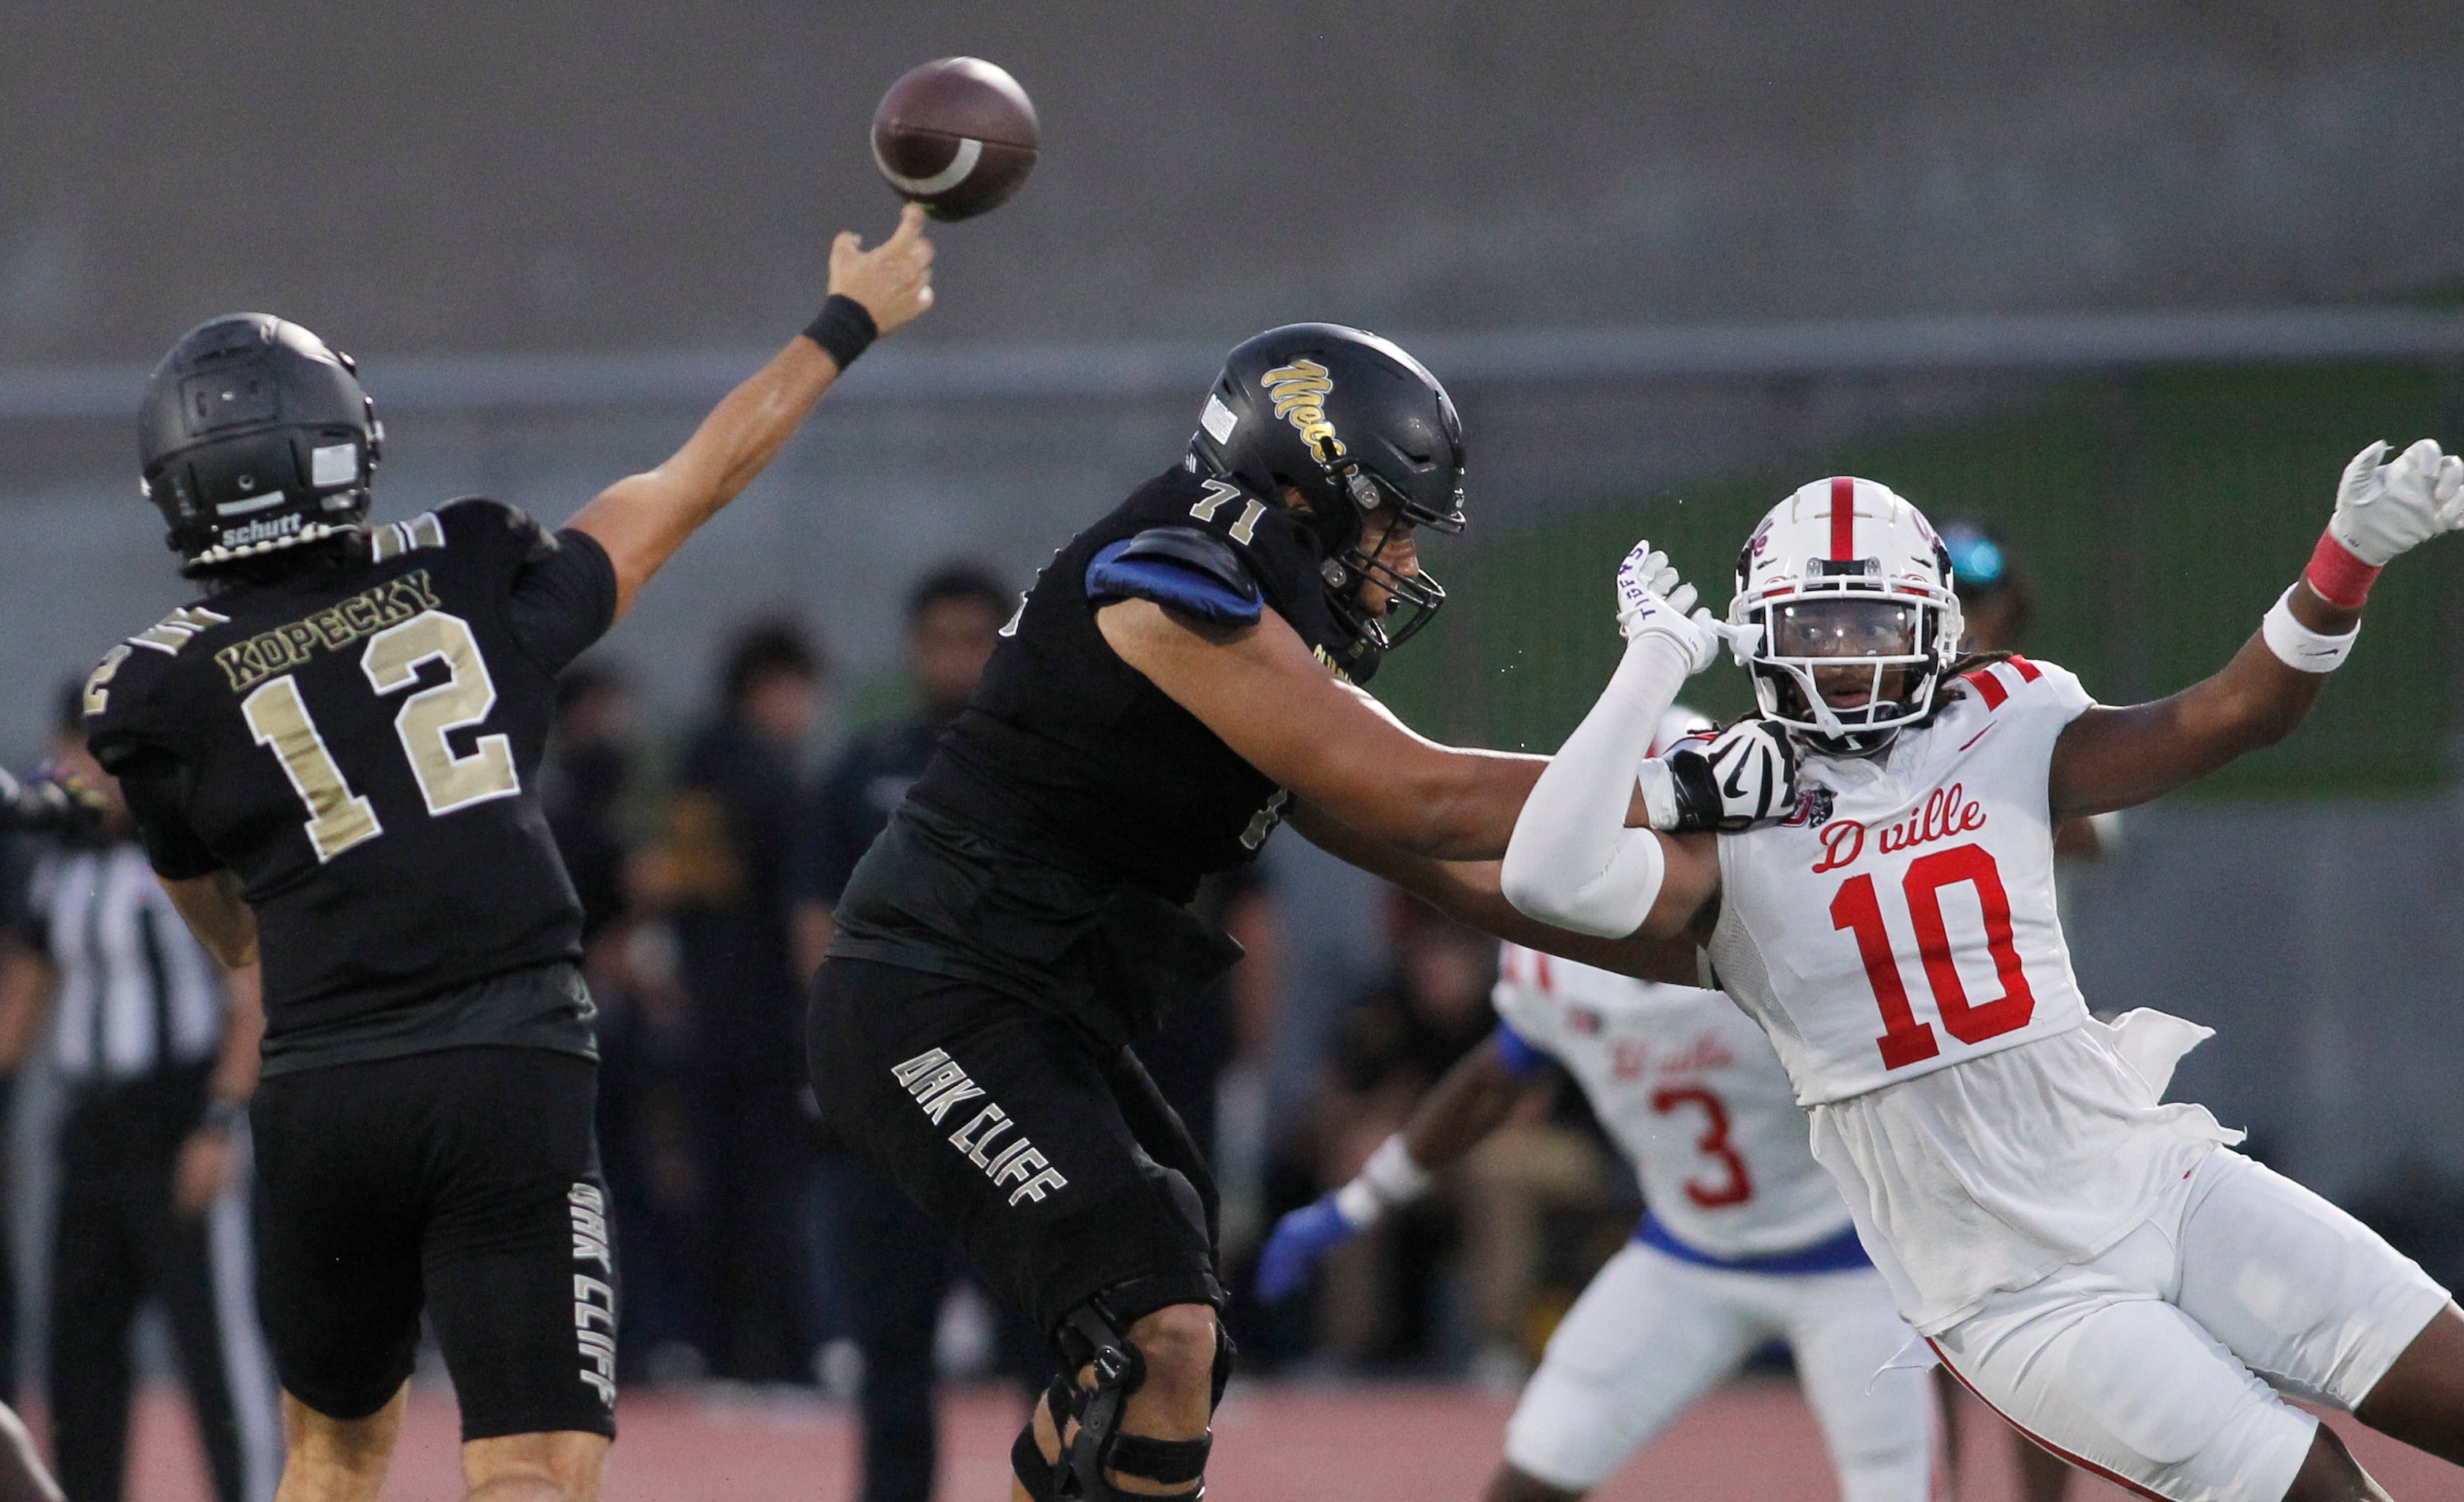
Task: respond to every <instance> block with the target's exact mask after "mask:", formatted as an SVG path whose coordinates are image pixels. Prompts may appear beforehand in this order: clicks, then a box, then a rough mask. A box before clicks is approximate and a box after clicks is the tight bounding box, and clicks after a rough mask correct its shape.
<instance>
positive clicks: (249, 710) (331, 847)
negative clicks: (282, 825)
mask: <svg viewBox="0 0 2464 1502" xmlns="http://www.w3.org/2000/svg"><path fill="white" fill-rule="evenodd" d="M239 712H240V715H241V717H242V718H245V719H247V721H248V729H249V733H250V734H251V735H253V736H254V737H256V743H257V744H258V745H261V746H267V747H270V748H271V749H272V750H273V752H274V754H275V758H276V759H277V760H279V761H280V762H282V775H284V776H285V777H288V778H290V779H291V787H292V790H293V791H294V792H297V794H298V795H299V801H300V802H301V803H304V804H306V805H307V806H308V843H309V844H310V845H311V846H313V847H315V849H316V851H317V859H318V861H319V863H322V862H325V861H329V860H332V859H333V858H334V857H335V856H337V855H340V854H341V853H342V852H343V851H344V850H349V849H350V848H351V847H352V846H354V845H357V844H359V843H361V842H362V841H363V840H373V839H375V838H376V837H377V836H378V835H380V834H383V833H384V832H385V826H384V825H381V824H379V823H377V811H376V808H375V807H374V806H372V805H370V804H369V802H368V800H367V798H366V797H365V796H364V795H363V794H360V793H355V792H353V791H351V786H350V784H348V783H345V782H343V781H342V769H341V767H340V766H337V765H335V764H334V753H333V752H331V751H329V750H327V749H325V738H324V737H323V736H320V735H319V734H318V733H317V722H316V721H315V720H313V719H310V718H308V705H307V703H306V701H305V700H303V699H301V698H300V697H299V685H298V684H297V683H295V682H293V681H292V679H291V674H287V673H286V674H282V675H281V676H280V677H278V678H269V679H267V680H266V681H265V683H264V684H263V685H262V686H261V687H259V688H258V689H257V690H256V692H255V693H253V694H251V695H250V696H248V697H246V698H244V699H242V700H240V706H239Z"/></svg>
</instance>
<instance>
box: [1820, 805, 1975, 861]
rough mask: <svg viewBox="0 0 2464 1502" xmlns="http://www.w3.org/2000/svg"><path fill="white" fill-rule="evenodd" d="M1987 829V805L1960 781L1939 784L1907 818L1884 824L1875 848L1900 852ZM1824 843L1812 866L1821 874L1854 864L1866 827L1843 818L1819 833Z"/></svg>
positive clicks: (1861, 853) (1860, 853) (1886, 852)
mask: <svg viewBox="0 0 2464 1502" xmlns="http://www.w3.org/2000/svg"><path fill="white" fill-rule="evenodd" d="M1981 828H1985V808H1984V806H1983V805H1981V804H1979V803H1978V802H1977V801H1976V800H1975V799H1973V798H1970V797H1969V796H1968V790H1967V789H1966V788H1965V787H1963V786H1961V785H1960V784H1957V783H1953V784H1950V785H1949V786H1947V787H1937V788H1935V789H1934V790H1933V791H1932V792H1929V793H1927V794H1926V795H1925V802H1924V803H1922V804H1920V805H1918V806H1916V807H1915V808H1914V809H1912V810H1911V811H1910V812H1909V813H1908V815H1907V817H1906V818H1903V819H1894V820H1892V821H1890V822H1889V823H1887V824H1884V825H1883V826H1882V827H1881V832H1880V833H1879V834H1878V835H1877V836H1876V837H1875V840H1874V845H1875V848H1876V849H1877V850H1881V853H1883V854H1885V855H1896V854H1898V853H1899V852H1900V851H1902V850H1913V849H1914V848H1916V847H1917V846H1920V845H1930V844H1932V843H1934V842H1935V841H1936V840H1947V839H1953V838H1956V837H1957V836H1959V835H1962V834H1967V833H1969V832H1970V831H1972V830H1976V829H1981ZM1815 838H1817V839H1819V840H1820V841H1821V842H1822V855H1821V858H1820V859H1818V860H1816V861H1815V863H1814V865H1813V867H1812V868H1811V869H1812V871H1813V872H1814V873H1815V875H1817V876H1819V875H1821V874H1822V873H1823V872H1826V871H1838V870H1840V869H1841V868H1843V867H1847V866H1853V865H1855V864H1856V863H1857V861H1858V859H1859V857H1861V856H1862V855H1863V854H1864V853H1865V826H1864V825H1863V824H1862V823H1861V822H1859V821H1858V820H1855V819H1841V820H1839V821H1838V822H1837V823H1835V824H1828V825H1825V826H1823V828H1822V832H1821V833H1820V834H1819V835H1817V836H1815Z"/></svg>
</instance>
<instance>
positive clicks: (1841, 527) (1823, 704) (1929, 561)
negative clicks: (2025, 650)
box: [1728, 475, 1965, 753]
mask: <svg viewBox="0 0 2464 1502" xmlns="http://www.w3.org/2000/svg"><path fill="white" fill-rule="evenodd" d="M1728 621H1729V623H1730V624H1731V625H1734V626H1743V627H1749V628H1751V629H1752V630H1753V631H1754V633H1755V634H1754V636H1753V638H1752V639H1751V642H1750V645H1748V644H1747V643H1746V642H1744V641H1741V642H1740V643H1739V644H1738V646H1737V648H1736V651H1737V655H1738V660H1739V661H1741V662H1744V663H1745V664H1746V665H1747V667H1748V668H1749V671H1751V673H1752V674H1753V679H1754V697H1755V698H1756V699H1757V700H1759V701H1760V703H1761V705H1762V711H1763V714H1764V715H1765V716H1766V717H1768V718H1771V719H1772V720H1774V721H1776V722H1778V723H1779V724H1782V725H1786V726H1787V727H1788V728H1789V729H1790V730H1792V731H1793V732H1795V733H1796V734H1798V735H1800V736H1802V737H1804V738H1805V739H1806V740H1808V741H1809V742H1811V743H1812V744H1813V745H1814V746H1815V747H1816V748H1817V749H1820V750H1825V751H1833V752H1847V753H1863V752H1869V751H1876V750H1880V749H1881V747H1883V746H1885V745H1888V744H1889V743H1890V741H1891V738H1892V737H1893V736H1895V735H1897V734H1898V732H1899V729H1900V727H1901V726H1903V725H1909V724H1914V723H1915V722H1916V721H1918V720H1920V719H1923V718H1925V716H1927V715H1929V714H1931V713H1932V712H1933V700H1934V694H1935V692H1936V691H1937V690H1938V689H1939V688H1940V686H1941V682H1942V676H1943V674H1944V672H1945V671H1946V670H1947V669H1948V668H1949V666H1950V664H1951V662H1952V661H1953V660H1954V659H1955V658H1956V657H1957V656H1958V655H1959V643H1960V637H1961V635H1962V633H1963V631H1964V630H1965V628H1964V626H1963V625H1962V622H1961V619H1960V609H1959V597H1958V596H1957V595H1956V594H1954V593H1953V592H1952V590H1951V563H1950V555H1949V554H1948V553H1947V551H1945V549H1944V547H1943V543H1942V540H1941V538H1939V537H1938V536H1936V535H1935V533H1934V530H1933V528H1932V526H1931V525H1929V524H1928V523H1927V522H1926V521H1925V517H1924V515H1923V514H1922V513H1920V512H1919V511H1918V510H1917V508H1916V507H1914V506H1911V505H1909V504H1908V503H1907V502H1906V501H1905V500H1903V499H1902V498H1901V497H1898V496H1896V495H1894V494H1893V493H1892V492H1891V490H1890V489H1889V487H1887V486H1883V485H1880V484H1877V483H1875V482H1874V481H1872V480H1863V479H1855V478H1852V477H1850V476H1848V475H1837V476H1834V477H1833V478H1830V479H1822V480H1815V482H1814V483H1813V484H1811V485H1808V486H1805V487H1804V488H1802V489H1800V490H1799V491H1797V492H1796V494H1794V495H1793V496H1791V497H1788V498H1787V499H1786V500H1783V501H1781V502H1780V503H1779V504H1778V505H1776V506H1774V507H1772V508H1771V513H1770V515H1768V516H1766V517H1764V518H1763V519H1762V524H1761V525H1759V526H1757V527H1755V528H1754V533H1753V536H1752V537H1751V538H1750V539H1749V540H1748V541H1747V543H1746V546H1745V551H1744V552H1743V553H1741V554H1739V555H1738V558H1737V593H1736V596H1735V598H1734V599H1731V600H1730V601H1729V602H1728Z"/></svg>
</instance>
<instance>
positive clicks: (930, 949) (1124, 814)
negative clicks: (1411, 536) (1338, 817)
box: [830, 469, 1349, 1042]
mask: <svg viewBox="0 0 2464 1502" xmlns="http://www.w3.org/2000/svg"><path fill="white" fill-rule="evenodd" d="M1193 525H1194V526H1197V527H1199V528H1201V529H1203V530H1204V531H1205V532H1206V533H1208V534H1209V535H1211V536H1213V537H1215V538H1218V539H1221V541H1224V542H1225V543H1227V544H1229V545H1230V546H1231V547H1232V548H1233V549H1234V550H1235V552H1236V553H1237V555H1238V557H1239V559H1240V561H1241V563H1242V565H1243V568H1244V569H1245V570H1246V571H1247V573H1248V574H1249V576H1250V579H1251V581H1252V582H1254V583H1255V584H1256V585H1257V586H1258V592H1259V596H1260V598H1261V600H1262V602H1263V604H1264V606H1265V607H1267V608H1270V609H1272V610H1274V611H1275V613H1277V614H1278V615H1280V616H1282V617H1283V618H1284V619H1285V621H1286V622H1287V623H1288V624H1289V625H1290V626H1291V627H1292V629H1293V630H1295V631H1297V632H1298V633H1299V635H1300V637H1301V639H1302V640H1303V641H1305V642H1307V643H1309V645H1310V646H1311V647H1312V648H1314V649H1315V650H1316V651H1317V652H1318V654H1319V656H1320V658H1321V659H1322V660H1323V661H1325V662H1326V664H1327V666H1328V669H1329V671H1331V672H1332V671H1338V670H1337V669H1336V667H1335V664H1336V662H1337V661H1338V660H1339V654H1340V653H1341V652H1342V651H1343V649H1344V648H1345V646H1346V645H1347V644H1348V641H1349V638H1347V637H1346V636H1345V635H1344V634H1343V633H1342V632H1341V631H1340V630H1338V629H1337V628H1336V626H1335V624H1334V622H1333V619H1332V616H1331V613H1330V612H1329V611H1328V609H1327V606H1326V596H1325V593H1324V590H1325V585H1323V583H1322V582H1321V580H1320V576H1319V573H1318V557H1317V549H1316V546H1315V543H1314V541H1313V540H1312V539H1311V537H1310V536H1309V533H1308V532H1307V531H1306V530H1304V529H1303V528H1302V526H1301V525H1300V523H1299V521H1298V519H1296V518H1295V517H1294V516H1293V515H1292V514H1291V513H1290V512H1289V511H1287V509H1286V508H1284V507H1283V506H1281V505H1278V504H1273V503H1271V502H1269V501H1267V500H1265V499H1263V498H1261V497H1253V496H1250V495H1248V494H1247V493H1245V492H1243V491H1242V490H1239V489H1237V488H1236V487H1234V486H1232V485H1229V484H1227V483H1225V482H1223V481H1221V480H1216V479H1209V478H1204V477H1201V476H1199V475H1195V474H1192V473H1189V472H1188V471H1186V470H1180V469H1176V470H1172V471H1170V472H1168V473H1166V474H1164V475H1161V476H1159V477H1157V478H1155V479H1154V480H1151V481H1149V482H1148V483H1146V484H1145V485H1143V486H1141V487H1139V488H1138V490H1137V492H1136V493H1135V494H1133V495H1132V496H1131V497H1130V498H1129V499H1128V500H1127V501H1126V502H1124V503H1123V504H1122V505H1121V506H1120V508H1119V509H1118V510H1115V511H1114V512H1112V513H1111V515H1110V516H1108V517H1106V518H1104V519H1102V520H1101V521H1098V522H1096V523H1095V524H1094V525H1093V526H1091V527H1089V528H1088V529H1087V530H1086V531H1084V532H1081V533H1080V534H1078V536H1077V537H1075V538H1073V539H1071V540H1070V541H1069V543H1068V545H1067V546H1066V547H1064V548H1062V549H1061V551H1060V552H1059V553H1057V554H1055V555H1054V557H1053V560H1052V562H1051V563H1049V564H1047V565H1045V570H1044V572H1043V573H1042V574H1041V575H1040V576H1039V577H1038V578H1037V580H1036V584H1035V587H1034V588H1033V589H1031V590H1029V591H1028V593H1027V597H1026V600H1025V603H1024V604H1023V606H1022V607H1020V611H1019V615H1018V618H1017V619H1016V620H1014V621H1013V622H1012V623H1011V624H1010V625H1009V626H1008V627H1005V628H1004V629H1003V631H1002V641H1001V645H1000V646H999V647H998V648H996V649H995V650H994V652H993V657H992V661H991V663H990V664H989V665H988V666H987V667H986V669H985V671H984V676H983V681H982V682H981V683H979V685H978V686H977V689H976V693H975V696H974V697H973V699H972V700H971V701H970V702H969V704H968V705H967V708H966V710H965V711H964V712H963V713H962V714H960V715H959V717H958V719H957V724H956V725H954V726H953V727H952V728H951V730H950V732H949V733H948V734H947V735H945V736H944V737H943V738H942V740H941V743H940V745H939V747H938V748H937V749H936V750H935V753H934V755H933V759H932V761H931V762H928V763H927V764H926V766H925V769H924V774H923V776H921V777H920V778H918V779H917V780H916V782H915V784H914V786H913V787H912V788H910V789H909V790H908V794H907V800H906V802H905V803H903V804H902V805H900V806H899V808H898V809H897V811H896V812H895V813H894V814H893V815H892V816H891V821H890V827H889V828H888V829H886V830H885V831H884V832H883V834H882V836H881V837H880V839H878V840H877V841H875V842H874V844H873V846H872V848H871V849H870V850H869V851H867V852H866V854H865V857H864V859H863V860H862V861H861V862H859V863H858V864H857V867H856V870H855V872H854V873H853V875H852V876H850V877H849V879H848V882H847V891H846V893H845V894H844V895H843V896H842V897H841V899H840V902H839V906H838V920H839V924H838V932H837V936H836V937H835V938H834V939H832V941H831V944H830V954H831V955H832V956H834V957H842V958H848V959H859V960H871V961H882V962H886V963H890V964H895V965H899V966H903V967H905V968H908V969H913V970H922V971H925V972H927V973H930V974H936V975H944V976H950V977H953V978H956V979H959V980H966V981H973V982H977V983H981V984H985V985H989V986H993V987H995V988H997V989H999V990H1001V991H1003V992H1005V993H1007V994H1010V995H1013V996H1017V997H1019V998H1021V999H1023V1000H1025V1001H1028V1002H1031V1003H1034V1004H1036V1005H1042V1006H1045V1007H1047V1008H1049V1009H1053V1010H1057V1011H1061V1012H1064V1013H1067V1014H1068V1015H1070V1016H1072V1017H1073V1018H1075V1019H1077V1020H1078V1021H1080V1022H1081V1023H1083V1024H1085V1025H1087V1026H1089V1027H1092V1028H1093V1029H1094V1030H1095V1031H1096V1032H1097V1033H1099V1034H1100V1035H1103V1036H1105V1037H1107V1038H1110V1039H1113V1040H1116V1041H1123V1042H1126V1041H1130V1040H1133V1039H1135V1038H1138V1037H1142V1036H1145V1035H1147V1034H1149V1033H1151V1032H1153V1031H1154V1029H1155V1027H1157V1026H1158V1025H1159V1023H1160V1021H1161V1019H1162V1016H1163V1014H1164V1013H1165V1012H1166V1011H1167V1010H1169V1009H1170V1008H1171V1007H1172V1006H1174V1005H1177V1004H1178V1003H1180V1002H1182V1001H1185V1000H1188V999H1189V998H1191V997H1193V996H1196V995H1198V994H1199V993H1200V992H1202V991H1203V989H1204V987H1205V986H1206V985H1207V984H1209V983H1211V982H1212V981H1213V980H1214V979H1215V977H1216V976H1218V975H1220V974H1221V972H1222V971H1223V970H1224V969H1225V968H1226V967H1228V966H1229V965H1230V964H1231V963H1232V962H1233V961H1235V960H1237V959H1239V958H1240V954H1241V948H1240V946H1239V945H1238V944H1236V943H1234V942H1233V941H1232V940H1231V939H1230V938H1228V937H1227V936H1225V935H1224V934H1223V933H1222V932H1221V930H1219V929H1217V928H1216V927H1215V926H1214V925H1213V924H1211V923H1208V922H1205V921H1204V920H1202V919H1201V918H1199V917H1197V916H1196V915H1194V914H1192V913H1191V912H1189V911H1188V909H1187V908H1186V907H1185V906H1183V905H1182V904H1185V903H1187V902H1188V901H1189V899H1190V898H1191V897H1192V896H1193V895H1195V894H1196V891H1197V887H1198V882H1199V877H1201V876H1203V875H1205V874H1207V873H1209V872H1217V871H1222V870H1226V869H1229V868H1232V867H1236V866H1240V865H1243V864H1246V863H1247V862H1248V861H1250V860H1252V859H1254V858H1255V857H1256V855H1257V852H1258V849H1259V847H1260V846H1262V845H1263V844H1265V839H1266V836H1267V835H1269V834H1271V833H1272V832H1273V831H1274V828H1275V826H1276V824H1277V823H1278V822H1279V821H1280V819H1281V816H1282V811H1283V806H1284V803H1285V801H1286V800H1285V794H1284V792H1283V791H1282V789H1280V788H1278V787H1277V786H1276V785H1275V784H1274V783H1273V782H1272V781H1271V780H1270V779H1268V778H1267V777H1266V776H1265V774H1264V773H1262V772H1260V771H1259V770H1258V769H1257V768H1255V767H1253V766H1251V765H1249V764H1248V763H1247V762H1243V761H1242V760H1241V758H1240V757H1239V756H1237V755H1235V754H1234V753H1233V751H1232V748H1231V747H1229V746H1227V745H1225V744H1224V743H1223V741H1222V740H1221V739H1220V738H1219V737H1217V736H1216V734H1215V733H1214V732H1213V731H1211V730H1209V729H1207V728H1206V726H1205V725H1204V724H1203V723H1202V722H1201V721H1199V718H1197V717H1196V716H1194V715H1192V714H1190V713H1189V712H1188V711H1187V710H1185V709H1182V708H1181V707H1180V706H1179V705H1178V704H1176V703H1174V702H1173V700H1172V699H1171V698H1170V697H1169V696H1166V695H1165V694H1164V693H1163V691H1162V690H1160V689H1158V688H1156V687H1155V685H1154V684H1153V683H1152V682H1149V681H1148V679H1147V678H1146V676H1145V675H1144V674H1141V673H1139V672H1138V671H1137V670H1136V669H1134V668H1132V667H1131V666H1130V665H1129V664H1128V663H1125V662H1123V661H1122V660H1121V659H1120V657H1119V656H1118V655H1117V654H1116V653H1114V652H1113V651H1112V648H1111V644H1110V643H1109V642H1107V641H1105V640H1104V636H1103V632H1102V631H1101V630H1099V629H1098V628H1097V626H1096V624H1095V611H1096V609H1097V607H1098V605H1099V604H1100V603H1101V602H1099V601H1098V600H1096V599H1094V598H1092V597H1090V595H1089V589H1088V582H1087V576H1088V570H1089V565H1090V564H1091V563H1093V562H1094V561H1095V559H1096V557H1097V555H1098V554H1099V553H1102V552H1103V551H1104V550H1106V549H1107V548H1109V547H1111V545H1112V544H1114V543H1117V542H1122V541H1127V540H1129V539H1131V538H1133V537H1136V536H1137V535H1138V534H1139V533H1142V532H1145V531H1148V530H1150V529H1153V528H1159V527H1190V526H1193Z"/></svg>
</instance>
